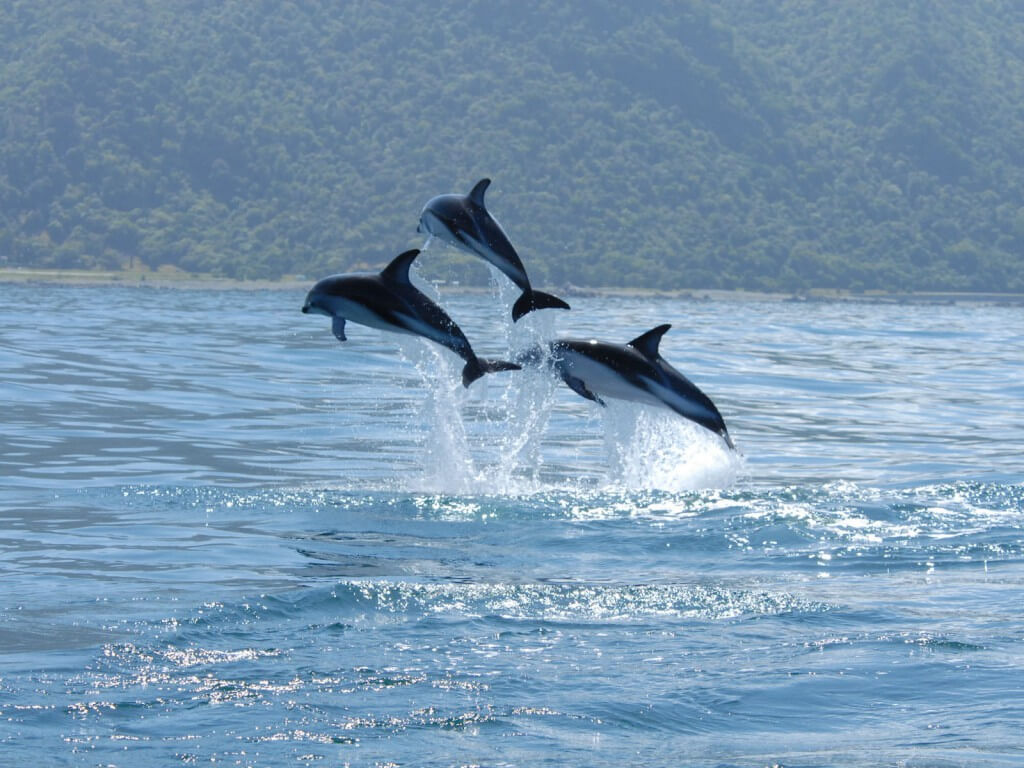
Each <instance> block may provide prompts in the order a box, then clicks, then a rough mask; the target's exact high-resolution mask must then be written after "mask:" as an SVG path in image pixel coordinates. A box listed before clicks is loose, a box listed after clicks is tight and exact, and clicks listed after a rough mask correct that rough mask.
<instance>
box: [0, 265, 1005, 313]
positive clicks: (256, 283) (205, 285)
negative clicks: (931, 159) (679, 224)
mask: <svg viewBox="0 0 1024 768" xmlns="http://www.w3.org/2000/svg"><path fill="white" fill-rule="evenodd" d="M314 282H315V281H314V280H312V279H308V278H305V277H285V278H281V279H279V280H266V279H257V280H238V279H234V278H226V277H212V276H207V275H194V274H190V273H187V272H180V271H170V272H163V271H157V272H142V271H133V272H112V271H92V270H62V269H32V268H12V267H5V268H0V284H3V283H43V284H51V285H119V286H125V287H133V288H135V287H138V288H167V289H180V290H211V291H223V290H251V291H270V290H276V291H291V290H294V291H299V290H306V289H308V288H309V287H311V286H312V285H313V283H314ZM437 285H438V286H440V287H443V288H444V289H445V291H446V292H449V293H454V294H459V293H462V294H478V293H487V292H489V291H490V288H488V287H485V286H460V285H447V284H445V283H437ZM552 290H553V292H554V293H556V294H557V295H564V296H566V297H568V298H572V297H577V298H589V297H594V298H604V297H607V298H614V297H621V298H645V297H659V298H669V299H671V298H674V299H680V300H685V301H734V302H750V301H775V302H790V303H816V302H849V303H861V304H939V305H954V304H974V305H978V304H980V305H994V306H1024V294H1021V293H994V292H990V291H989V292H971V291H895V292H888V291H863V292H860V293H853V292H851V291H842V290H836V289H811V290H808V291H800V292H795V293H793V292H778V293H770V292H763V291H746V290H742V289H736V290H725V289H720V288H714V289H712V288H708V289H700V288H681V289H678V290H658V289H654V288H589V287H581V286H564V287H562V288H561V289H557V288H555V289H552Z"/></svg>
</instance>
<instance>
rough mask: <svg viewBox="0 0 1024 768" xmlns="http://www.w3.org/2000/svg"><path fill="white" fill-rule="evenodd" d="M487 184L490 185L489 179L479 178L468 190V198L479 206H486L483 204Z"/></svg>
mask: <svg viewBox="0 0 1024 768" xmlns="http://www.w3.org/2000/svg"><path fill="white" fill-rule="evenodd" d="M489 186H491V180H490V179H480V181H478V182H477V183H476V186H475V187H473V189H471V190H470V192H469V199H470V200H472V201H473V202H474V203H476V204H477V205H479V206H480V207H481V208H486V207H487V206H485V205H484V192H486V191H487V188H488V187H489Z"/></svg>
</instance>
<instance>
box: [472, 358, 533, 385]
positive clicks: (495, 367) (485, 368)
mask: <svg viewBox="0 0 1024 768" xmlns="http://www.w3.org/2000/svg"><path fill="white" fill-rule="evenodd" d="M521 368H522V366H521V365H518V364H517V363H510V362H508V361H507V360H488V359H487V358H484V357H478V358H476V359H475V360H470V361H469V362H468V363H466V366H465V367H464V368H463V369H462V386H464V387H469V385H470V384H472V383H473V382H474V381H476V380H477V379H479V378H480V377H481V376H483V375H484V374H485V373H498V372H499V371H518V370H519V369H521Z"/></svg>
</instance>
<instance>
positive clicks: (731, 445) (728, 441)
mask: <svg viewBox="0 0 1024 768" xmlns="http://www.w3.org/2000/svg"><path fill="white" fill-rule="evenodd" d="M718 434H719V435H721V436H722V439H723V440H725V444H726V445H727V446H729V450H731V451H735V450H736V443H734V442H733V441H732V437H731V436H730V435H729V432H728V431H727V430H725V429H722V431H721V432H719V433H718Z"/></svg>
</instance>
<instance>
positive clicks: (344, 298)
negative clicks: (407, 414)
mask: <svg viewBox="0 0 1024 768" xmlns="http://www.w3.org/2000/svg"><path fill="white" fill-rule="evenodd" d="M418 255H419V251H418V250H415V249H413V250H411V251H406V252H405V253H401V254H399V255H398V256H396V257H395V259H394V260H393V261H392V262H391V263H390V264H388V265H387V266H386V267H385V268H384V270H383V271H382V272H381V273H380V274H379V275H372V274H352V275H332V276H330V277H325V278H324V279H323V280H320V281H319V282H318V283H317V284H316V285H314V286H313V288H312V290H310V292H309V293H308V294H307V295H306V301H305V303H304V304H303V305H302V311H303V313H305V314H309V313H313V314H319V315H327V316H328V317H330V318H332V320H331V330H332V331H333V332H334V335H335V336H336V337H337V338H338V340H339V341H345V340H346V338H347V337H346V336H345V321H346V320H351V321H352V322H353V323H359V324H360V325H366V326H369V327H370V328H378V329H380V330H382V331H393V332H395V333H406V334H410V335H412V336H422V337H423V338H425V339H430V340H431V341H433V342H436V343H437V344H440V345H441V346H442V347H447V348H448V349H450V350H451V351H452V352H454V353H455V354H456V355H458V356H459V357H461V358H462V359H463V360H465V361H466V365H465V367H464V368H463V369H462V385H463V386H464V387H468V386H469V385H470V384H472V383H473V382H474V381H476V380H477V379H479V378H480V377H481V376H483V375H484V374H485V373H493V372H495V371H512V370H518V369H519V367H520V366H518V365H517V364H515V363H508V362H505V361H504V360H486V359H484V358H482V357H477V356H476V354H475V353H474V352H473V349H472V347H470V345H469V341H468V340H467V339H466V335H465V334H464V333H463V332H462V330H461V329H460V328H459V326H457V325H456V324H455V321H454V320H452V319H451V318H450V317H448V315H447V314H446V313H445V311H444V310H443V309H441V307H439V306H438V305H437V304H435V303H434V302H433V301H431V300H430V299H429V298H428V297H427V296H425V295H424V294H423V293H422V292H421V291H420V290H419V289H418V288H416V286H414V285H413V284H412V282H411V281H410V280H409V267H410V266H412V263H413V261H414V260H415V259H416V257H417V256H418Z"/></svg>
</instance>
